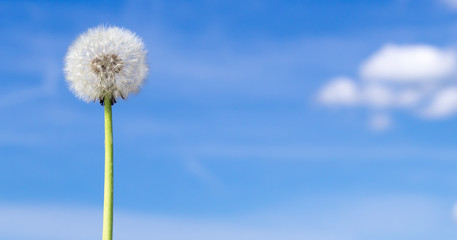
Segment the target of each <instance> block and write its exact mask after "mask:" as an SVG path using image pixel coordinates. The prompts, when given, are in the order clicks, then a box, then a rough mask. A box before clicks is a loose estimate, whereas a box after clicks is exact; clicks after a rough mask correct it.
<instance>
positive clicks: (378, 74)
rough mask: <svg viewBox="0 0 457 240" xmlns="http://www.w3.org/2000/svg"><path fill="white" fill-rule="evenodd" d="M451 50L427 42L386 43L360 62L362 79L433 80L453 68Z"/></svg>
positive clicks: (446, 75)
mask: <svg viewBox="0 0 457 240" xmlns="http://www.w3.org/2000/svg"><path fill="white" fill-rule="evenodd" d="M455 66H456V55H455V53H454V52H453V51H451V50H447V49H440V48H437V47H434V46H430V45H395V44H387V45H385V46H383V47H382V48H381V49H380V50H378V51H377V52H375V53H374V54H373V55H372V56H371V57H370V58H368V59H367V60H366V61H365V62H363V63H362V65H361V67H360V75H361V76H362V78H363V79H367V80H373V81H391V82H417V81H433V80H437V79H442V78H445V77H448V76H450V75H451V74H452V73H453V72H454V71H455Z"/></svg>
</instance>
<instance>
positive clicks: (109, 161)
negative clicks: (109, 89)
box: [103, 98, 113, 240]
mask: <svg viewBox="0 0 457 240" xmlns="http://www.w3.org/2000/svg"><path fill="white" fill-rule="evenodd" d="M112 239H113V120H112V111H111V101H110V100H109V98H105V200H104V202H103V240H112Z"/></svg>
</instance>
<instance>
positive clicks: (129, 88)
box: [64, 26, 148, 104]
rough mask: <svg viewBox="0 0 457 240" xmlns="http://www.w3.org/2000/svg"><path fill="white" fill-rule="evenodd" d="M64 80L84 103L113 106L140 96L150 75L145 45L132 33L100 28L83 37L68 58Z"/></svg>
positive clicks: (73, 47) (71, 47) (78, 39)
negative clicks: (133, 95) (112, 104)
mask: <svg viewBox="0 0 457 240" xmlns="http://www.w3.org/2000/svg"><path fill="white" fill-rule="evenodd" d="M64 72H65V78H66V80H67V83H68V85H69V87H70V89H71V91H72V92H73V93H74V94H75V95H76V96H77V97H79V98H81V99H83V100H84V101H87V102H89V101H96V100H100V102H101V103H102V104H103V101H104V99H105V98H106V97H109V98H110V99H111V103H113V102H116V99H117V98H119V97H121V98H127V97H128V96H129V94H131V93H137V92H138V91H139V90H140V88H141V86H142V84H143V82H144V80H145V78H146V75H147V73H148V67H147V64H146V50H145V48H144V44H143V41H142V40H141V39H140V38H139V37H138V36H137V35H136V34H134V33H132V32H131V31H129V30H127V29H124V28H118V27H107V26H99V27H96V28H91V29H89V30H88V31H87V32H85V33H83V34H81V35H80V36H79V37H78V38H77V39H76V40H75V42H74V43H73V44H72V45H71V46H70V48H69V49H68V53H67V55H66V57H65V68H64Z"/></svg>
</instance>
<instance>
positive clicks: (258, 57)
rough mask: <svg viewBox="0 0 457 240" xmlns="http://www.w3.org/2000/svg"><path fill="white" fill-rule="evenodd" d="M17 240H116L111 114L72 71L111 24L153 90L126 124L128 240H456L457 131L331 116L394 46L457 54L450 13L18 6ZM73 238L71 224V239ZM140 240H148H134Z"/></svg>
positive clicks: (124, 230)
mask: <svg viewBox="0 0 457 240" xmlns="http://www.w3.org/2000/svg"><path fill="white" fill-rule="evenodd" d="M0 16H1V19H0V76H1V80H0V83H1V84H0V123H1V124H0V163H1V164H0V239H4V240H28V239H34V240H35V239H100V236H101V235H100V234H101V209H102V201H103V166H104V165H103V164H104V163H103V160H104V149H103V147H104V145H103V143H104V142H103V137H104V134H103V108H102V107H100V106H99V105H98V104H96V103H91V104H86V103H84V102H82V101H80V100H78V99H77V98H75V97H74V96H73V94H72V93H71V92H70V91H69V90H68V88H67V86H66V82H65V79H64V76H63V72H62V68H63V59H64V56H65V54H66V51H67V49H68V46H69V45H70V44H71V43H72V41H73V40H74V39H75V38H76V37H77V36H78V35H79V34H80V33H82V32H84V31H86V30H87V29H88V28H90V27H95V26H97V25H99V24H110V25H115V26H123V27H126V28H128V29H130V30H132V31H134V32H136V33H137V34H138V35H139V36H141V37H142V38H143V40H144V42H145V45H146V47H147V49H148V60H149V65H150V74H149V77H148V79H147V83H146V84H145V86H144V88H143V89H142V91H141V92H140V94H138V95H135V96H132V97H131V98H129V99H128V100H127V101H122V102H120V103H118V104H116V105H115V106H114V108H113V114H114V116H113V117H114V131H115V132H114V145H115V150H114V156H115V160H114V164H115V172H114V174H115V192H114V198H115V228H116V229H115V239H135V238H136V239H199V240H200V239H234V240H237V239H266V240H268V239H322V240H324V239H326V240H342V239H370V240H377V239H383V240H389V239H402V240H408V239H415V240H420V239H424V240H425V239H427V240H429V239H440V240H447V239H449V240H450V239H455V238H456V237H457V227H456V226H457V225H456V222H455V221H454V220H453V206H454V203H455V202H456V201H457V161H456V159H457V122H456V119H455V117H450V118H446V119H443V120H439V121H428V120H424V119H421V118H417V117H415V116H412V115H409V114H405V113H402V112H395V113H393V114H394V116H395V119H396V122H395V126H394V127H393V128H392V129H390V130H388V131H384V132H374V131H372V130H371V129H370V128H369V127H367V126H366V125H367V124H366V119H367V115H368V114H369V113H368V112H367V111H366V110H364V109H352V110H344V111H342V110H341V111H340V110H335V109H327V108H324V107H322V106H320V105H319V104H318V103H316V101H315V97H316V93H317V91H318V90H319V89H320V88H321V86H322V85H323V84H324V83H325V82H326V81H327V80H328V79H329V78H331V77H333V76H335V75H340V74H346V75H349V76H351V75H354V74H356V70H357V66H358V64H359V63H360V62H361V61H363V60H364V59H366V58H367V56H369V55H370V54H372V53H373V52H374V51H376V50H377V49H379V48H380V46H382V45H383V44H385V43H389V42H394V43H399V44H412V43H426V44H433V45H436V46H449V45H455V44H456V43H457V11H455V10H454V9H452V8H450V7H448V6H447V5H446V4H443V3H442V2H440V1H425V0H414V1H413V0H409V1H408V0H397V1H394V0H393V1H374V0H372V1H365V0H352V1H218V2H216V1H36V2H23V1H1V2H0ZM67 223H68V224H67ZM135 234H136V235H135Z"/></svg>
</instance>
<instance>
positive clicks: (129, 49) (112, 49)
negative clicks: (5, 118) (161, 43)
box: [64, 26, 148, 240]
mask: <svg viewBox="0 0 457 240" xmlns="http://www.w3.org/2000/svg"><path fill="white" fill-rule="evenodd" d="M64 72H65V78H66V80H67V83H68V85H69V87H70V89H71V91H72V92H73V93H74V94H75V95H76V96H77V97H79V98H80V99H82V100H84V101H86V102H90V101H99V102H100V104H101V105H104V108H105V192H104V195H105V197H104V204H103V205H104V207H103V240H111V239H112V234H113V128H112V110H111V108H112V105H113V104H114V103H116V102H117V101H116V99H119V98H122V99H125V98H127V97H128V96H129V95H130V94H131V93H137V92H138V91H139V90H140V88H141V86H142V84H143V82H144V79H145V78H146V75H147V72H148V67H147V65H146V50H145V48H144V44H143V42H142V40H141V39H140V38H139V37H138V36H137V35H136V34H134V33H132V32H130V31H129V30H127V29H124V28H118V27H106V26H99V27H96V28H91V29H89V30H88V31H87V32H86V33H84V34H82V35H80V36H79V37H78V38H77V39H76V41H75V42H74V43H73V44H72V45H71V46H70V48H69V49H68V53H67V55H66V57H65V68H64Z"/></svg>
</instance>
